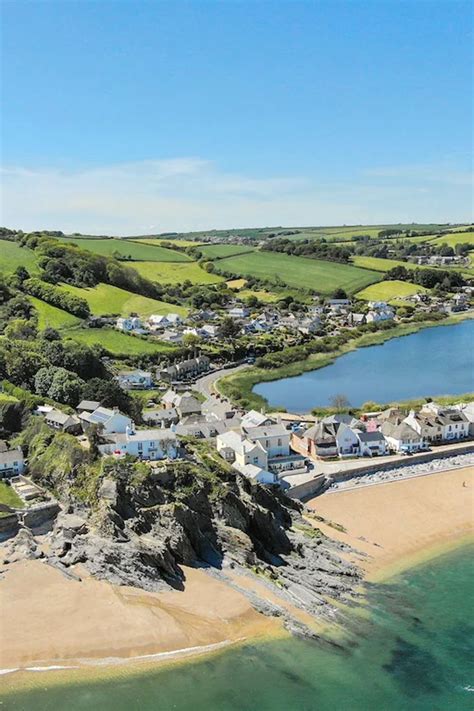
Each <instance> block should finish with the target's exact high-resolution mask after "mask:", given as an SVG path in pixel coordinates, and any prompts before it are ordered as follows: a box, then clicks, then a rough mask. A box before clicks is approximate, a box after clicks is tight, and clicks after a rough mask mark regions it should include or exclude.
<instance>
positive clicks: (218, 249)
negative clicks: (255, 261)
mask: <svg viewBox="0 0 474 711" xmlns="http://www.w3.org/2000/svg"><path fill="white" fill-rule="evenodd" d="M199 251H200V252H202V254H203V255H204V256H205V257H207V258H208V259H211V260H212V259H223V258H224V257H233V256H234V255H236V254H246V253H247V252H253V251H254V249H253V248H252V247H246V246H245V245H244V244H208V245H205V246H203V247H200V248H199Z"/></svg>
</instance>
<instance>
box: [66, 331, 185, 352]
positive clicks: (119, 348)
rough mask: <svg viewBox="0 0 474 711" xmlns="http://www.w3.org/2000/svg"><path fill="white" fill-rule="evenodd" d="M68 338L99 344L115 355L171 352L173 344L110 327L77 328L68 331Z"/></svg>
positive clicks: (91, 344) (173, 348)
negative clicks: (131, 334) (129, 334)
mask: <svg viewBox="0 0 474 711" xmlns="http://www.w3.org/2000/svg"><path fill="white" fill-rule="evenodd" d="M67 337H68V338H72V339H73V340H75V341H79V342H80V343H87V345H89V346H93V345H100V346H103V347H104V348H106V349H107V350H108V351H109V352H110V353H112V354H113V355H116V356H121V355H123V356H127V355H140V354H147V353H172V352H173V351H174V350H176V348H175V346H173V345H171V344H168V343H163V342H161V341H151V340H150V341H149V340H145V339H142V338H137V337H136V336H127V335H126V334H125V333H120V331H115V330H114V329H112V328H78V329H76V330H74V331H69V332H68V334H67Z"/></svg>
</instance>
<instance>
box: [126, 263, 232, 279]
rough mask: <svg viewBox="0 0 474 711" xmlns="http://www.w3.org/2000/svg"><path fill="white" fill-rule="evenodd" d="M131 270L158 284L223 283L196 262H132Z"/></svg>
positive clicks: (216, 275) (219, 277)
mask: <svg viewBox="0 0 474 711" xmlns="http://www.w3.org/2000/svg"><path fill="white" fill-rule="evenodd" d="M133 268H134V269H136V271H137V272H138V273H139V274H141V275H142V276H144V277H146V278H147V279H150V280H151V281H156V282H158V283H160V284H182V283H183V281H186V280H189V281H190V282H191V283H192V284H217V283H218V282H220V281H223V278H222V277H221V276H219V275H218V274H209V273H208V272H206V271H205V270H204V269H201V267H200V266H199V264H198V263H197V262H186V263H179V262H174V263H173V262H134V263H133Z"/></svg>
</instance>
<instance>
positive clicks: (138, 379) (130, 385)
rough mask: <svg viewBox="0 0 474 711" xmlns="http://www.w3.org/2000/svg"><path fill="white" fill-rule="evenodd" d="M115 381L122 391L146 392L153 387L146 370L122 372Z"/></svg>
mask: <svg viewBox="0 0 474 711" xmlns="http://www.w3.org/2000/svg"><path fill="white" fill-rule="evenodd" d="M116 380H117V382H118V384H119V385H120V387H121V388H123V389H124V390H146V389H147V388H151V387H152V386H153V376H152V374H151V373H150V372H149V371H148V370H140V369H139V368H137V369H135V370H122V371H120V373H119V374H118V375H117V376H116Z"/></svg>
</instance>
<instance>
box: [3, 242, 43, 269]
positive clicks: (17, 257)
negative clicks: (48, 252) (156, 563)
mask: <svg viewBox="0 0 474 711" xmlns="http://www.w3.org/2000/svg"><path fill="white" fill-rule="evenodd" d="M17 267H26V269H28V271H29V272H30V274H33V273H35V272H39V267H38V264H37V262H36V257H35V253H34V252H33V251H32V250H31V249H27V248H26V247H20V246H19V245H18V244H17V243H16V242H9V241H8V240H6V239H1V240H0V272H2V273H3V274H11V273H12V272H14V271H15V269H16V268H17Z"/></svg>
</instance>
